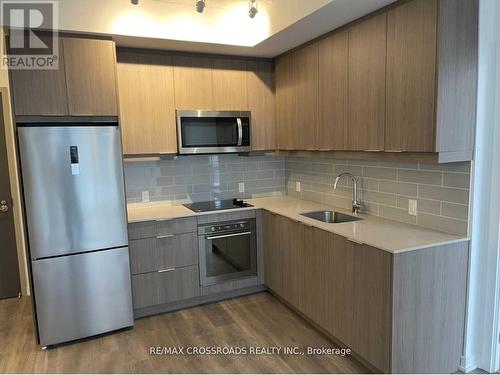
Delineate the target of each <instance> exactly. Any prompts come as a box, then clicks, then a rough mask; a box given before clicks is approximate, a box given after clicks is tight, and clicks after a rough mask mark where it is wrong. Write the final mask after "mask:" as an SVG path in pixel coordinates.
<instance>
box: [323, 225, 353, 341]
mask: <svg viewBox="0 0 500 375" xmlns="http://www.w3.org/2000/svg"><path fill="white" fill-rule="evenodd" d="M326 250H327V251H326V256H325V257H324V266H323V267H324V268H325V271H324V274H325V279H324V285H325V311H326V313H325V317H326V320H325V322H324V325H323V326H324V328H325V329H326V330H327V331H328V332H330V333H331V334H332V335H334V336H335V337H337V338H338V339H339V340H341V341H342V342H343V343H344V344H346V345H349V346H351V345H352V344H353V342H354V334H353V330H354V325H353V288H354V279H353V274H354V254H353V251H352V249H351V248H349V247H348V246H347V240H346V239H345V238H344V237H341V236H338V235H336V234H331V233H328V242H327V249H326Z"/></svg>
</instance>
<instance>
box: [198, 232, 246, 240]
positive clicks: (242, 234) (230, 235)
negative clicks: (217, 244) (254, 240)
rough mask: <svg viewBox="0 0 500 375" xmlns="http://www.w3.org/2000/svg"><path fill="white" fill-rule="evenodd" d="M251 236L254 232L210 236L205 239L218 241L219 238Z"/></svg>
mask: <svg viewBox="0 0 500 375" xmlns="http://www.w3.org/2000/svg"><path fill="white" fill-rule="evenodd" d="M249 234H252V232H239V233H231V234H223V235H221V236H209V237H205V239H207V240H216V239H218V238H227V237H237V236H248V235H249Z"/></svg>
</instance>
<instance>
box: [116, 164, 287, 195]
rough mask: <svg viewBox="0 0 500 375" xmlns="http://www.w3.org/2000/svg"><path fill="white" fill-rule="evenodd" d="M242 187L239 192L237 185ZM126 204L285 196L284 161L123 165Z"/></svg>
mask: <svg viewBox="0 0 500 375" xmlns="http://www.w3.org/2000/svg"><path fill="white" fill-rule="evenodd" d="M240 182H243V183H244V184H245V192H244V193H240V192H239V189H238V184H239V183H240ZM125 184H126V190H127V202H129V203H137V202H141V201H142V192H143V191H148V192H149V197H150V200H151V201H159V200H161V201H171V202H172V203H173V204H179V203H185V202H198V201H207V200H212V199H218V198H220V199H224V198H251V197H262V196H276V195H285V194H286V181H285V159H284V157H277V156H274V155H259V156H255V155H252V156H238V155H201V156H178V157H175V158H174V157H171V158H168V159H161V160H155V161H127V162H126V163H125Z"/></svg>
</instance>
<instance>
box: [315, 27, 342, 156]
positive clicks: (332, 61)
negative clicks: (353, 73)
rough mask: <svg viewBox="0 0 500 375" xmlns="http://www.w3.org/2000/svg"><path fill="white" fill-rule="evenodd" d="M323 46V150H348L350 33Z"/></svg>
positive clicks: (320, 143)
mask: <svg viewBox="0 0 500 375" xmlns="http://www.w3.org/2000/svg"><path fill="white" fill-rule="evenodd" d="M318 45H319V125H318V149H319V150H344V149H346V144H345V139H344V138H345V130H346V127H347V93H348V80H347V78H348V72H349V64H348V56H349V35H348V32H347V31H341V32H339V33H335V34H332V35H330V36H328V37H326V38H325V39H322V40H321V41H319V43H318Z"/></svg>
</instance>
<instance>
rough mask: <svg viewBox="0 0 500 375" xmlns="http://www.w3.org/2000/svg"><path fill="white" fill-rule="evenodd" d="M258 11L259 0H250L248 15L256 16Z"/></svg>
mask: <svg viewBox="0 0 500 375" xmlns="http://www.w3.org/2000/svg"><path fill="white" fill-rule="evenodd" d="M257 13H258V10H257V0H250V1H249V3H248V17H250V18H254V17H255V15H256V14H257Z"/></svg>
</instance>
